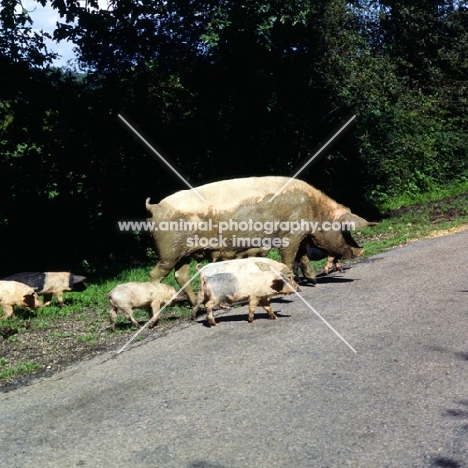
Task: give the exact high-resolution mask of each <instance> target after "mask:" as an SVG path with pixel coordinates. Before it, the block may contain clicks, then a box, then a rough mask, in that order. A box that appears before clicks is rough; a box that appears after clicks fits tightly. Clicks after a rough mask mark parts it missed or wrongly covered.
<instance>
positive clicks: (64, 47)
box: [22, 0, 107, 67]
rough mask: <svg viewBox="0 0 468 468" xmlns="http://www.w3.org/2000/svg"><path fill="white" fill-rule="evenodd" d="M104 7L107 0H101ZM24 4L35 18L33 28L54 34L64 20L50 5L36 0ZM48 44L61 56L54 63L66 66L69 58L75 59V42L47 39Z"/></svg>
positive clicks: (28, 0) (26, 0)
mask: <svg viewBox="0 0 468 468" xmlns="http://www.w3.org/2000/svg"><path fill="white" fill-rule="evenodd" d="M99 3H100V4H101V3H102V8H105V7H106V6H107V2H106V1H105V0H100V1H99ZM22 4H23V6H24V8H26V10H28V12H29V16H30V17H31V19H32V20H33V25H32V29H37V30H40V29H42V30H43V31H46V32H48V33H50V34H51V35H52V33H53V32H54V30H55V29H56V26H55V24H56V23H57V21H62V22H63V21H64V19H61V18H60V15H59V14H58V12H57V11H56V10H54V9H53V8H52V7H51V6H50V5H46V6H45V7H43V6H42V5H41V4H40V3H38V2H36V1H34V0H23V1H22ZM46 45H47V47H48V48H49V50H51V51H52V52H56V53H58V54H59V55H60V56H61V57H60V58H58V59H57V60H55V61H54V63H53V65H54V66H57V67H61V66H66V64H67V61H68V60H73V59H74V58H75V54H74V52H73V48H74V44H72V43H71V42H68V41H61V42H54V41H50V40H46Z"/></svg>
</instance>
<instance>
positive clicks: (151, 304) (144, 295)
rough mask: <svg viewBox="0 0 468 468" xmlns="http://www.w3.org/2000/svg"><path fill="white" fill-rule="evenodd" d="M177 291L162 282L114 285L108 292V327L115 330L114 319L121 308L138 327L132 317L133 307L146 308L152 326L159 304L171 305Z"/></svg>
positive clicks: (156, 316) (157, 315) (137, 324)
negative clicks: (109, 307) (109, 306)
mask: <svg viewBox="0 0 468 468" xmlns="http://www.w3.org/2000/svg"><path fill="white" fill-rule="evenodd" d="M176 294H177V291H176V290H175V289H174V288H172V287H171V286H168V285H166V284H162V283H154V282H137V281H134V282H129V283H123V284H119V285H118V286H116V287H115V288H114V289H113V290H112V291H111V292H110V293H109V302H110V305H111V310H110V314H109V317H110V327H111V329H112V330H113V331H115V319H116V317H117V312H118V311H119V310H122V311H123V313H124V314H125V317H126V318H127V319H129V320H130V321H131V322H132V323H133V325H135V327H137V328H140V325H139V323H138V322H137V321H136V320H135V318H134V317H133V314H132V312H133V309H141V308H146V310H147V311H148V315H149V317H150V322H149V327H150V328H151V327H153V326H154V324H155V323H156V321H157V320H158V318H159V313H160V308H161V306H163V305H165V304H167V305H171V302H172V301H171V300H172V299H173V298H174V297H175V296H176Z"/></svg>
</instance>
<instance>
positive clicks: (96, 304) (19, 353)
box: [0, 184, 468, 389]
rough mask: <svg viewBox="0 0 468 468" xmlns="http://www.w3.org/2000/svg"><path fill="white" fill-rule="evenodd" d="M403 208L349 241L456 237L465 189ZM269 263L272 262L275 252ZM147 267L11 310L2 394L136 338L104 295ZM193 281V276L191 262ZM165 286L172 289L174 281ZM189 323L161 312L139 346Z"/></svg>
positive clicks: (2, 334)
mask: <svg viewBox="0 0 468 468" xmlns="http://www.w3.org/2000/svg"><path fill="white" fill-rule="evenodd" d="M402 201H403V199H401V200H395V201H394V202H393V203H392V204H388V205H387V206H386V207H383V208H384V210H383V211H382V213H383V214H382V219H380V220H378V221H379V224H378V225H377V226H375V227H372V228H366V229H363V230H361V231H359V232H356V233H355V234H354V235H353V236H354V237H355V239H356V240H357V242H358V243H360V244H361V245H362V246H363V247H365V256H370V255H375V254H377V253H380V252H383V251H386V250H388V249H391V248H394V247H397V246H401V245H404V244H406V243H408V242H411V241H413V240H414V239H421V238H425V237H432V236H436V235H441V234H447V233H450V232H455V231H456V230H457V229H459V230H461V229H462V228H463V226H464V225H466V227H468V184H466V186H461V185H457V186H454V187H453V188H452V189H451V190H450V189H447V190H445V191H444V192H440V191H439V192H438V193H432V194H427V195H426V196H425V197H424V198H420V199H418V200H411V201H408V200H406V201H405V203H404V204H402ZM272 257H273V258H275V259H278V258H277V256H275V254H274V252H273V253H272ZM324 263H325V262H324V261H322V262H317V263H315V264H314V266H315V267H316V269H318V270H319V271H320V268H321V267H323V265H324ZM153 266H154V265H153V264H151V265H148V266H142V267H138V268H122V270H121V271H120V272H118V273H117V274H114V275H107V276H98V275H95V274H94V275H93V274H89V275H88V282H89V287H88V289H87V290H86V291H84V292H82V293H68V294H65V303H66V306H65V307H63V308H60V307H58V306H57V303H56V302H53V304H52V306H49V307H45V308H42V309H38V310H36V311H35V312H29V311H27V310H21V309H17V310H16V311H15V317H13V318H12V319H9V320H4V321H0V388H3V389H9V388H15V386H17V385H19V384H20V383H24V379H25V378H29V377H30V376H34V375H35V374H36V375H37V374H40V373H44V372H46V373H47V372H51V373H52V372H56V371H57V370H60V369H61V368H62V367H63V366H66V365H69V364H70V363H72V362H76V361H79V360H83V359H88V358H89V357H91V356H93V355H96V354H98V353H102V352H103V351H107V350H115V349H118V348H119V347H121V346H123V345H124V344H125V343H126V342H127V341H128V340H129V339H130V338H131V337H132V336H133V334H134V333H135V330H134V329H133V328H132V325H131V324H130V323H129V322H128V321H126V320H125V319H124V317H123V316H121V315H119V316H118V317H117V323H116V332H115V333H111V332H109V330H108V329H107V325H108V321H109V318H108V315H109V303H108V299H107V294H108V293H109V292H110V291H111V290H112V288H113V287H114V286H116V285H117V284H120V283H124V282H127V281H147V280H148V274H149V271H150V270H151V268H152V267H153ZM192 274H195V262H193V263H192ZM164 282H165V283H167V284H170V285H172V286H175V287H176V289H178V285H177V284H176V281H175V279H174V275H173V274H171V275H170V276H169V277H168V278H166V280H165V281H164ZM195 283H197V281H195ZM197 288H198V284H194V289H195V290H196V289H197ZM54 301H55V300H54ZM134 316H135V318H136V319H137V320H138V321H139V322H140V324H143V323H145V322H146V320H147V318H148V317H147V314H146V311H135V314H134ZM189 317H190V309H189V307H188V306H187V305H186V304H185V303H181V304H180V305H175V306H174V307H171V308H167V309H165V310H164V311H163V312H162V314H161V319H160V321H159V323H158V325H157V326H156V327H155V328H154V329H153V330H147V329H146V330H145V331H144V332H143V333H141V334H140V335H139V337H138V340H143V339H147V338H148V337H151V336H155V335H156V336H157V335H158V334H161V333H163V332H164V331H165V330H167V329H169V328H171V327H173V326H174V325H175V324H181V323H183V324H188V323H189Z"/></svg>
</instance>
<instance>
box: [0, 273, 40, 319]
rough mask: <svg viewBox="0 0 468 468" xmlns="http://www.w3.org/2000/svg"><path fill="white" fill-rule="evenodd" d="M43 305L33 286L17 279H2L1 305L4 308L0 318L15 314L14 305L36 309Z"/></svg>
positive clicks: (0, 284) (0, 290)
mask: <svg viewBox="0 0 468 468" xmlns="http://www.w3.org/2000/svg"><path fill="white" fill-rule="evenodd" d="M43 305H44V304H43V303H42V301H41V300H40V299H39V296H38V295H37V293H36V292H35V291H34V289H32V288H31V287H29V286H26V285H25V284H23V283H19V282H17V281H0V307H2V309H3V315H2V316H1V317H0V320H4V319H7V318H8V317H11V316H13V306H19V307H26V308H28V309H36V308H38V307H42V306H43Z"/></svg>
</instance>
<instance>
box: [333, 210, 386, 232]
mask: <svg viewBox="0 0 468 468" xmlns="http://www.w3.org/2000/svg"><path fill="white" fill-rule="evenodd" d="M336 221H338V222H340V223H341V224H342V225H343V230H345V231H350V230H353V229H361V228H365V227H367V226H377V224H378V223H374V222H370V221H367V220H366V219H364V218H361V217H360V216H358V215H355V214H353V213H345V214H343V215H341V216H340V217H339V218H338V219H337V220H336Z"/></svg>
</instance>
